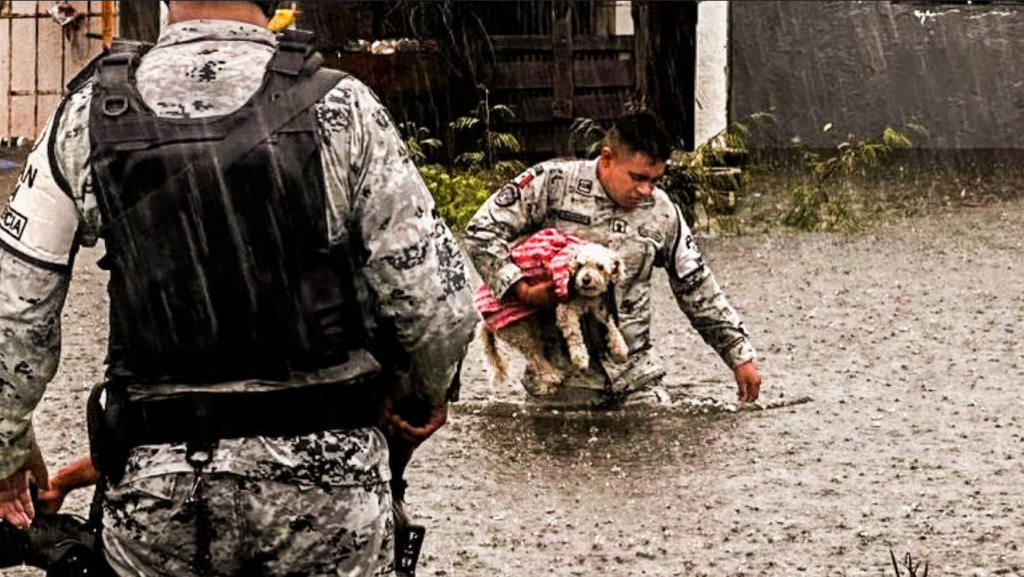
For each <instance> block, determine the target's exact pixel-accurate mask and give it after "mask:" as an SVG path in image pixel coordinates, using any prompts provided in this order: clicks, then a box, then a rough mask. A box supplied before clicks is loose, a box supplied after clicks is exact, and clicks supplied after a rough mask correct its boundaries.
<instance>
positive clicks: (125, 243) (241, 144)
mask: <svg viewBox="0 0 1024 577" xmlns="http://www.w3.org/2000/svg"><path fill="white" fill-rule="evenodd" d="M310 40H311V37H306V36H303V35H291V36H288V37H285V38H282V40H281V42H280V44H279V49H278V52H277V54H276V56H275V57H274V58H273V59H272V60H271V62H270V64H269V66H268V70H267V73H266V77H265V79H264V84H263V86H262V88H261V89H260V90H259V91H258V92H257V93H256V94H255V95H254V96H253V97H252V99H251V100H250V101H249V102H248V103H247V104H246V105H245V106H244V107H243V108H242V109H240V110H239V111H237V112H235V113H233V114H230V115H227V116H221V117H215V118H209V119H175V118H159V117H157V116H156V115H155V114H154V113H153V112H152V111H151V110H150V109H148V108H147V106H146V104H145V103H144V102H143V100H142V98H141V97H140V95H139V93H138V91H137V90H136V87H135V83H134V72H135V69H136V66H137V65H138V62H139V60H140V58H141V53H140V51H139V50H137V49H133V48H132V47H131V46H130V45H129V46H128V48H127V49H123V50H122V51H120V52H118V51H113V52H112V53H111V54H110V55H108V56H107V57H105V58H103V59H102V60H100V61H99V62H98V64H97V67H96V72H95V75H94V77H93V78H94V87H93V96H92V109H91V112H90V119H89V128H90V135H91V144H92V156H91V163H92V169H93V172H94V177H95V183H96V196H97V198H98V204H99V209H100V213H101V216H102V219H103V229H102V233H101V236H102V238H103V239H104V242H105V247H106V251H107V255H106V257H105V258H104V260H103V264H104V266H106V267H107V268H109V270H110V282H109V285H108V291H109V294H110V311H111V312H110V345H109V351H108V363H109V367H108V378H110V379H111V380H115V381H118V380H120V381H129V382H150V381H173V382H186V383H203V382H220V381H225V380H235V379H246V378H257V379H275V380H276V379H287V378H288V377H289V375H291V374H292V372H294V371H310V370H315V369H319V368H324V367H328V366H332V365H338V364H341V363H344V362H345V361H346V360H347V355H348V352H349V351H352V350H355V349H357V348H360V347H361V346H363V344H364V343H363V341H364V337H365V335H364V328H363V327H364V325H363V321H362V313H361V311H360V309H359V306H358V303H357V302H356V299H355V291H354V289H353V285H352V279H351V270H352V264H351V260H350V257H349V254H348V251H347V250H346V249H345V248H344V247H332V246H330V244H329V243H328V232H327V217H326V214H327V208H326V202H327V201H326V198H325V190H324V183H323V172H322V167H321V160H320V153H319V150H318V147H317V137H318V136H317V131H316V127H317V124H316V117H315V111H314V106H313V105H314V104H315V103H316V102H317V101H318V100H320V99H321V98H322V97H323V96H324V95H325V94H326V93H327V92H328V91H329V90H330V89H331V88H333V87H334V86H335V85H336V84H337V82H338V81H339V80H340V79H341V78H343V76H344V75H343V73H340V72H337V71H333V70H328V69H324V68H321V67H320V61H321V59H320V57H319V55H317V54H316V53H315V52H313V51H312V49H311V48H310V44H309V41H310Z"/></svg>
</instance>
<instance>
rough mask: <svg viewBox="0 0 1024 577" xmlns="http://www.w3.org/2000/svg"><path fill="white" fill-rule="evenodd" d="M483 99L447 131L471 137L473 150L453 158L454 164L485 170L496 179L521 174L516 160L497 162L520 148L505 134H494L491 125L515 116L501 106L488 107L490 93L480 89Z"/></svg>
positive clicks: (510, 135)
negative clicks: (474, 147) (474, 146)
mask: <svg viewBox="0 0 1024 577" xmlns="http://www.w3.org/2000/svg"><path fill="white" fill-rule="evenodd" d="M483 91H484V98H483V100H481V101H480V103H479V104H477V106H476V108H475V109H473V111H472V112H470V113H469V114H468V115H466V116H462V117H459V118H456V119H455V120H454V121H452V123H451V125H450V126H451V128H452V130H453V131H455V132H456V133H458V132H465V133H469V134H471V135H473V136H474V138H475V144H476V147H477V149H476V150H472V151H469V152H463V153H462V154H460V155H458V156H457V157H455V164H457V165H461V166H463V167H466V168H468V169H479V168H481V167H483V168H486V169H487V170H489V171H493V172H496V173H497V174H499V175H502V176H505V177H509V178H511V177H512V176H514V175H516V174H517V173H519V172H522V171H523V169H525V168H526V167H525V165H524V164H523V163H522V162H519V161H518V160H501V157H502V156H503V155H508V154H518V153H519V152H520V151H521V149H522V147H521V146H520V145H519V140H518V139H516V137H515V136H514V135H512V134H511V133H509V132H499V131H496V130H494V128H493V126H494V124H495V122H497V121H500V120H501V119H502V118H505V119H508V120H511V119H513V118H515V116H516V115H515V112H513V111H512V109H511V108H509V107H508V106H505V105H504V104H495V105H491V102H490V98H491V96H490V95H491V92H490V90H487V89H486V88H484V89H483Z"/></svg>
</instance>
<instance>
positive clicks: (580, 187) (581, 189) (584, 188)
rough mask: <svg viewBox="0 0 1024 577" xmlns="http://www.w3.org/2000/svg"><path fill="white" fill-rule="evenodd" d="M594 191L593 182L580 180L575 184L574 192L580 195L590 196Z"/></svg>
mask: <svg viewBox="0 0 1024 577" xmlns="http://www.w3.org/2000/svg"><path fill="white" fill-rule="evenodd" d="M593 190H594V181H593V180H588V179H585V178H581V179H579V180H578V181H577V182H576V192H578V193H580V194H590V193H591V191H593Z"/></svg>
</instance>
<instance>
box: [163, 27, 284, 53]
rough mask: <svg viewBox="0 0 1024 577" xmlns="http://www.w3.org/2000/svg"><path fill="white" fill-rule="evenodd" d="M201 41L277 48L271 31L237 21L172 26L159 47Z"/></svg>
mask: <svg viewBox="0 0 1024 577" xmlns="http://www.w3.org/2000/svg"><path fill="white" fill-rule="evenodd" d="M201 40H219V41H231V40H241V41H243V42H258V43H260V44H266V45H268V46H277V38H276V37H275V36H274V33H273V32H271V31H270V30H267V29H266V28H261V27H259V26H256V25H254V24H246V23H245V22H237V21H235V20H188V21H185V22H178V23H176V24H171V25H170V26H167V27H166V28H164V29H163V31H162V32H161V33H160V40H159V41H158V42H157V46H160V47H164V46H174V45H175V44H186V43H189V42H198V41H201Z"/></svg>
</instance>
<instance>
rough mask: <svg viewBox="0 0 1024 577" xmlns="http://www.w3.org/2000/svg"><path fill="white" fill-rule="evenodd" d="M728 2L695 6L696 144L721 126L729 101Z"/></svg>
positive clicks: (719, 130) (720, 128) (719, 129)
mask: <svg viewBox="0 0 1024 577" xmlns="http://www.w3.org/2000/svg"><path fill="white" fill-rule="evenodd" d="M729 4H731V2H701V3H700V5H699V6H698V7H697V71H696V73H697V79H696V90H695V91H696V98H697V101H696V102H695V104H694V116H695V118H694V130H693V131H694V141H695V142H696V143H697V144H698V145H700V144H701V143H703V142H706V141H707V140H708V139H710V138H711V137H712V136H714V135H716V134H718V133H719V132H721V131H722V129H724V128H725V126H726V123H727V122H728V114H727V109H728V102H729Z"/></svg>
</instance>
